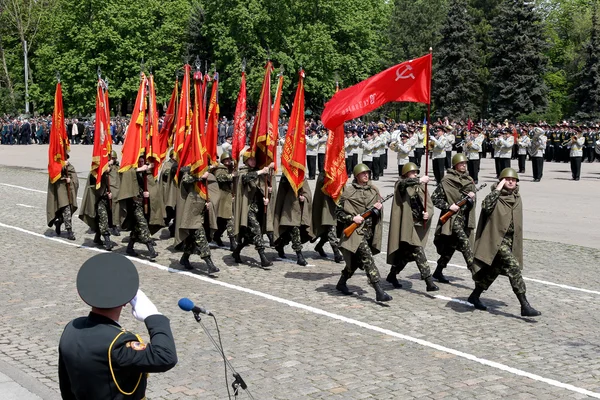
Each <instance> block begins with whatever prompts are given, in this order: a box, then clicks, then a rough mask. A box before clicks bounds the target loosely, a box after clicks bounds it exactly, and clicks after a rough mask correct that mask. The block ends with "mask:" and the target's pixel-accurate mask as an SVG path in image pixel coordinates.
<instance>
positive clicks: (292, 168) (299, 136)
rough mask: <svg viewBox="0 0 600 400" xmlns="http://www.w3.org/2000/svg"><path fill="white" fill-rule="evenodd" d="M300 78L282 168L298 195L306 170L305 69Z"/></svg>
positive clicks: (301, 71)
mask: <svg viewBox="0 0 600 400" xmlns="http://www.w3.org/2000/svg"><path fill="white" fill-rule="evenodd" d="M299 75H300V80H299V81H298V89H296V97H294V106H293V108H292V113H291V115H290V123H289V125H288V131H287V135H286V136H285V143H284V144H283V150H282V156H281V169H282V170H283V174H284V175H285V176H286V178H287V180H288V181H289V183H290V186H291V187H292V189H294V193H295V194H296V196H298V189H300V188H301V187H302V185H303V184H304V171H305V170H306V133H305V130H304V76H305V75H304V71H303V70H300V74H299Z"/></svg>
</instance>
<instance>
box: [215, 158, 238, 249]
mask: <svg viewBox="0 0 600 400" xmlns="http://www.w3.org/2000/svg"><path fill="white" fill-rule="evenodd" d="M223 155H228V154H227V153H223V154H222V155H221V161H223ZM213 175H214V176H215V178H216V180H217V183H218V184H219V191H220V192H221V200H220V201H219V208H218V209H217V226H218V229H217V230H216V232H215V233H214V235H213V240H214V241H215V243H217V244H218V245H219V246H223V242H222V241H221V235H223V232H225V230H226V231H227V236H228V237H229V244H230V249H231V250H232V251H233V250H235V247H236V246H237V244H236V243H235V233H234V226H233V189H234V188H233V181H234V178H235V177H234V176H233V165H231V166H229V167H227V166H226V165H224V164H219V165H217V166H216V167H215V168H214V169H213Z"/></svg>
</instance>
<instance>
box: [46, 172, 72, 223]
mask: <svg viewBox="0 0 600 400" xmlns="http://www.w3.org/2000/svg"><path fill="white" fill-rule="evenodd" d="M67 176H68V177H69V178H70V179H71V183H69V184H68V185H67V182H66V180H65V179H63V177H65V178H66V177H67ZM67 186H68V187H69V189H70V193H71V194H70V201H69V190H67ZM78 191H79V178H78V177H77V172H76V171H75V168H74V167H73V165H72V164H71V163H69V164H67V165H66V166H65V167H64V168H63V172H62V176H61V178H60V179H59V180H57V181H56V182H54V183H50V179H49V178H48V192H47V195H46V222H47V223H48V226H52V224H53V223H54V219H55V218H56V212H57V211H58V210H60V209H61V208H63V207H66V206H68V205H69V204H71V214H75V211H77V192H78Z"/></svg>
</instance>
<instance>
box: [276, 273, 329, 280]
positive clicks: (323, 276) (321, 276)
mask: <svg viewBox="0 0 600 400" xmlns="http://www.w3.org/2000/svg"><path fill="white" fill-rule="evenodd" d="M338 275H339V274H332V273H325V272H286V273H285V275H284V276H283V277H284V278H291V279H302V280H303V281H320V280H323V279H327V278H331V277H334V276H338Z"/></svg>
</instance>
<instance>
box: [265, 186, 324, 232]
mask: <svg viewBox="0 0 600 400" xmlns="http://www.w3.org/2000/svg"><path fill="white" fill-rule="evenodd" d="M300 195H303V196H304V199H305V200H304V202H300V200H299V198H298V197H296V194H295V193H294V190H293V189H292V186H291V185H290V183H289V181H288V180H287V178H285V177H282V178H281V180H280V181H279V188H278V189H277V198H276V201H275V207H274V212H275V214H274V216H275V218H274V226H273V228H274V230H273V238H274V239H275V241H277V240H278V239H279V237H280V236H281V235H283V233H284V232H286V231H287V230H288V228H289V227H293V226H297V227H300V235H301V238H302V243H306V242H308V241H309V240H312V239H314V237H315V235H314V234H313V231H312V227H311V223H312V216H311V214H312V213H311V208H312V204H311V203H312V193H311V192H310V187H309V186H308V183H306V181H305V182H304V184H303V185H302V187H301V188H300V189H299V190H298V196H300Z"/></svg>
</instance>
